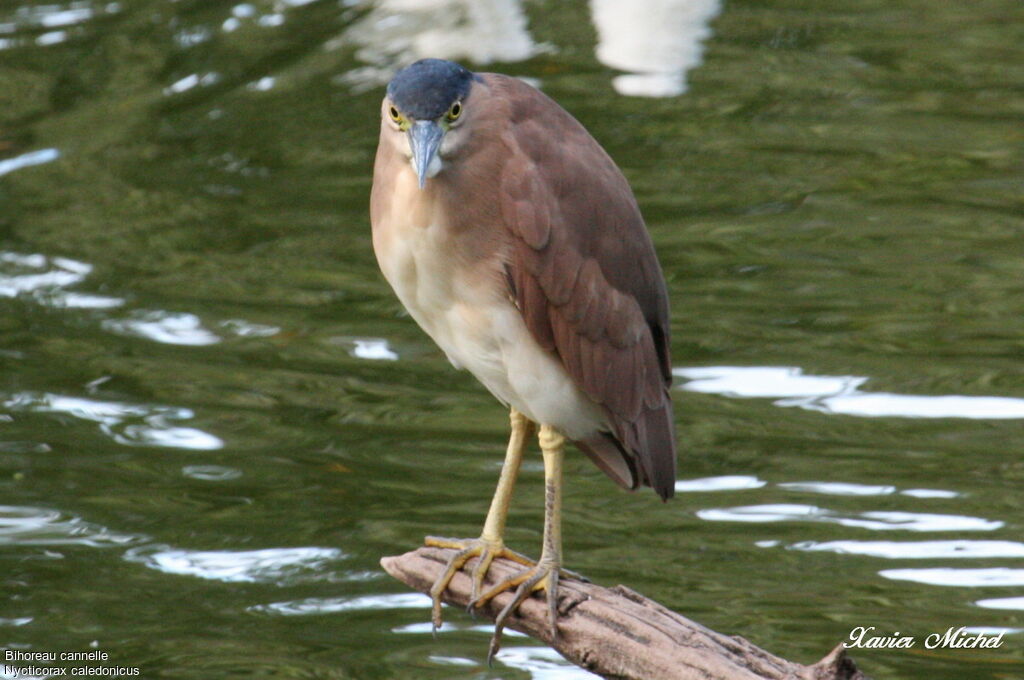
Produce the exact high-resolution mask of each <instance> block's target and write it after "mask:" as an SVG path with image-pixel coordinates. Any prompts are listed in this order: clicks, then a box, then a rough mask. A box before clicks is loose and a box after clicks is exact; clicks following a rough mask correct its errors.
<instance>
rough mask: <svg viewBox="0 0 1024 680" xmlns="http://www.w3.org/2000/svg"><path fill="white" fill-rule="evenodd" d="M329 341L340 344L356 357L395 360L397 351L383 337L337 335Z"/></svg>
mask: <svg viewBox="0 0 1024 680" xmlns="http://www.w3.org/2000/svg"><path fill="white" fill-rule="evenodd" d="M331 343H332V344H336V345H342V346H343V347H346V348H347V349H348V353H349V354H350V355H352V356H354V357H356V358H357V359H370V360H373V361H382V360H383V361H396V360H397V359H398V353H397V352H395V351H394V350H393V349H391V347H390V346H389V345H388V341H387V340H385V339H383V338H353V337H347V336H342V337H337V338H331Z"/></svg>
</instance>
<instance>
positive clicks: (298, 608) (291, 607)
mask: <svg viewBox="0 0 1024 680" xmlns="http://www.w3.org/2000/svg"><path fill="white" fill-rule="evenodd" d="M430 606H431V602H430V598H429V597H427V596H426V595H424V594H422V593H395V594H392V595H363V596H360V597H309V598H306V599H304V600H291V601H289V602H274V603H272V604H260V605H255V606H252V607H249V611H254V612H262V613H265V614H280V615H282V616H309V615H319V614H337V613H340V612H350V611H370V610H378V609H429V608H430Z"/></svg>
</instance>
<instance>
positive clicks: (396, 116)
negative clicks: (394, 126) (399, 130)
mask: <svg viewBox="0 0 1024 680" xmlns="http://www.w3.org/2000/svg"><path fill="white" fill-rule="evenodd" d="M388 115H389V116H391V120H393V121H395V122H396V123H401V122H402V114H400V113H399V112H398V109H396V108H395V107H394V106H389V107H388Z"/></svg>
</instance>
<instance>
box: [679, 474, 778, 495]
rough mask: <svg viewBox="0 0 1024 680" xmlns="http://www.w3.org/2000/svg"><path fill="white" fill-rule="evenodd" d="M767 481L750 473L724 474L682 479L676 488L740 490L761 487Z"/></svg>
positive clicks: (687, 491) (697, 490) (689, 489)
mask: <svg viewBox="0 0 1024 680" xmlns="http://www.w3.org/2000/svg"><path fill="white" fill-rule="evenodd" d="M767 483H768V482H765V481H763V480H760V479H758V478H757V477H752V476H750V475H723V476H721V477H703V478H701V479H686V480H680V481H677V482H676V485H675V489H676V491H679V492H681V493H693V492H702V491H740V490H743V489H760V488H761V487H762V486H764V485H765V484H767Z"/></svg>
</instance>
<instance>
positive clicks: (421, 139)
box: [408, 120, 444, 189]
mask: <svg viewBox="0 0 1024 680" xmlns="http://www.w3.org/2000/svg"><path fill="white" fill-rule="evenodd" d="M408 135H409V148H410V149H411V150H412V164H413V168H414V169H415V170H416V176H417V177H419V180H420V189H422V188H423V187H424V186H425V185H426V183H427V177H433V174H428V172H429V171H430V166H431V164H432V163H434V162H435V160H437V161H439V160H440V159H438V158H437V150H438V148H439V147H440V146H441V137H443V136H444V130H442V129H441V126H440V125H438V124H437V122H436V121H432V120H418V121H416V122H415V123H413V124H412V127H411V128H409V132H408Z"/></svg>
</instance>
